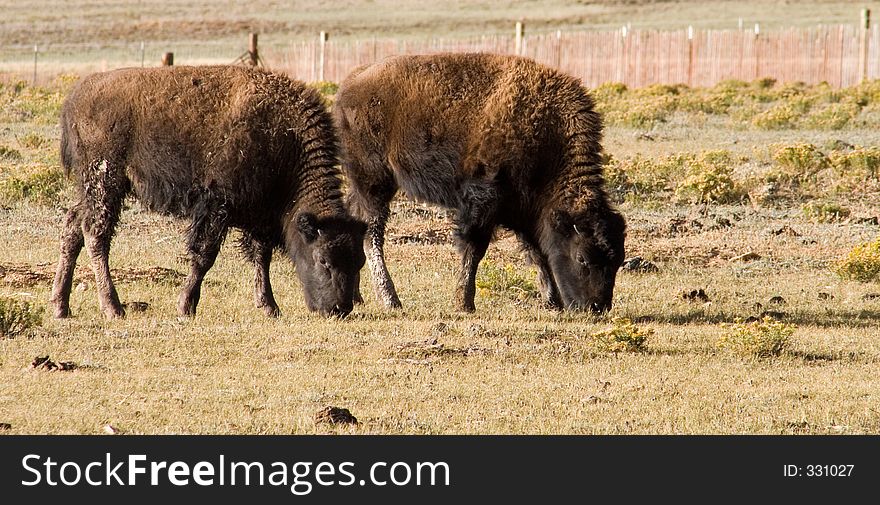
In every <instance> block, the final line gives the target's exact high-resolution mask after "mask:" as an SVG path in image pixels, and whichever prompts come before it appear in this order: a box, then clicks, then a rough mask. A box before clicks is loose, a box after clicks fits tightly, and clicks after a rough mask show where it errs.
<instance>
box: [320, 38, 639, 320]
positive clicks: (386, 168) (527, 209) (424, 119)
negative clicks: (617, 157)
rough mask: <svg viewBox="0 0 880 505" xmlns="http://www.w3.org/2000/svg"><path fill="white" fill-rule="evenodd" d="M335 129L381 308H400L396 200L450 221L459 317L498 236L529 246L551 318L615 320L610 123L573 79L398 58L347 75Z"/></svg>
mask: <svg viewBox="0 0 880 505" xmlns="http://www.w3.org/2000/svg"><path fill="white" fill-rule="evenodd" d="M333 116H334V121H335V122H336V125H337V127H338V130H339V136H340V142H341V146H342V160H343V171H344V172H345V175H346V177H347V179H348V180H349V182H350V191H349V194H348V203H349V207H350V210H351V211H352V213H353V214H355V215H356V216H358V217H360V218H361V219H364V220H366V221H367V236H366V237H365V242H364V249H365V251H366V255H367V261H368V263H369V266H370V270H371V271H372V275H373V280H374V283H375V286H376V291H377V296H378V297H379V298H380V299H381V300H382V301H383V302H384V304H385V305H386V306H388V307H400V300H399V298H398V296H397V292H396V290H395V288H394V284H393V282H392V280H391V277H390V276H389V274H388V270H387V268H386V266H385V258H384V252H383V243H384V238H383V237H384V233H385V225H386V221H387V220H388V216H389V202H390V201H391V199H392V198H393V197H394V195H395V193H396V192H397V190H398V189H401V190H402V191H403V192H404V193H405V194H406V195H407V196H408V197H410V198H412V199H415V200H419V201H424V202H428V203H432V204H438V205H441V206H443V207H446V208H450V209H453V210H455V219H454V221H455V224H456V228H457V230H456V239H457V243H458V248H459V251H460V253H461V256H462V260H461V268H460V270H459V274H458V279H457V287H456V293H455V300H456V304H457V306H458V308H459V309H461V310H464V311H468V312H470V311H473V310H474V294H475V277H476V272H477V266H478V264H479V262H480V260H481V259H482V258H483V255H484V254H485V252H486V248H487V247H488V244H489V242H490V240H491V238H492V236H493V231H494V230H495V228H496V227H497V226H499V225H500V226H502V227H505V228H507V229H510V230H511V231H513V232H514V233H515V234H516V236H517V237H518V239H519V240H520V242H521V243H522V244H523V247H524V248H525V250H526V252H527V253H528V256H529V258H530V260H531V262H532V263H533V264H534V265H536V267H537V269H538V273H539V284H540V286H541V291H542V293H543V295H544V297H545V298H546V300H547V302H548V304H549V305H550V306H552V307H556V308H569V309H592V310H594V311H599V312H602V311H606V310H608V309H609V308H610V307H611V300H612V294H613V289H614V282H615V276H616V274H617V270H618V268H619V267H620V265H621V263H622V262H623V258H624V238H625V229H626V223H625V220H624V218H623V216H622V215H621V214H620V213H619V212H617V211H616V210H615V209H614V208H613V206H612V205H611V203H610V202H609V198H608V195H607V193H606V190H605V185H604V180H603V176H602V148H601V146H600V140H601V135H602V121H601V116H600V115H599V114H598V113H597V112H596V111H595V110H594V104H593V100H592V98H591V97H590V95H589V93H588V92H587V91H586V90H585V89H584V88H583V87H582V86H581V84H580V82H579V81H578V80H576V79H575V78H573V77H570V76H568V75H565V74H563V73H560V72H558V71H556V70H554V69H551V68H548V67H546V66H542V65H540V64H538V63H536V62H534V61H532V60H530V59H526V58H521V57H512V56H501V55H490V54H438V55H430V56H398V57H392V58H388V59H386V60H383V61H381V62H379V63H376V64H373V65H370V66H365V67H360V68H358V69H356V70H355V71H354V72H352V74H351V75H349V76H348V77H347V78H346V79H345V81H344V82H343V83H342V85H341V86H340V88H339V92H338V93H337V95H336V101H335V104H334V106H333ZM356 301H360V294H359V293H358V294H356Z"/></svg>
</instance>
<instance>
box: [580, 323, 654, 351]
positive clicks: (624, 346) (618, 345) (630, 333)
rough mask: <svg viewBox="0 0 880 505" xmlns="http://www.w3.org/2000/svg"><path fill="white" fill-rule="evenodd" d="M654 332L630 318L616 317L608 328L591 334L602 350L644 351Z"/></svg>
mask: <svg viewBox="0 0 880 505" xmlns="http://www.w3.org/2000/svg"><path fill="white" fill-rule="evenodd" d="M653 334H654V330H652V329H650V328H648V329H642V328H639V327H638V326H636V325H635V324H633V322H632V321H630V320H629V319H627V318H623V317H619V318H614V319H613V320H612V321H611V326H609V327H608V328H606V329H604V330H602V331H597V332H594V333H591V334H590V336H591V337H592V338H593V340H594V341H595V343H596V347H597V348H598V349H599V350H600V351H602V352H642V351H644V350H645V348H646V347H647V343H648V338H649V337H651V335H653Z"/></svg>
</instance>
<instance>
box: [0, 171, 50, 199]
mask: <svg viewBox="0 0 880 505" xmlns="http://www.w3.org/2000/svg"><path fill="white" fill-rule="evenodd" d="M65 185H66V184H65V179H64V174H63V173H62V172H61V170H59V169H57V168H48V167H35V168H32V169H30V170H24V171H23V173H21V174H20V175H13V176H11V177H7V178H5V179H0V201H2V202H4V203H7V204H9V203H15V202H18V201H21V200H28V201H30V202H33V203H38V204H43V205H52V204H54V203H57V202H58V201H60V200H61V194H62V192H63V190H64V188H65Z"/></svg>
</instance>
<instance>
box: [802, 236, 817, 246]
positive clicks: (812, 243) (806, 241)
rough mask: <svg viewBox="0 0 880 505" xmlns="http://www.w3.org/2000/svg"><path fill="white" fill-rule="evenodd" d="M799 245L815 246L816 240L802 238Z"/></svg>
mask: <svg viewBox="0 0 880 505" xmlns="http://www.w3.org/2000/svg"><path fill="white" fill-rule="evenodd" d="M801 244H804V245H816V244H817V242H816V239H814V238H809V237H804V238H802V239H801Z"/></svg>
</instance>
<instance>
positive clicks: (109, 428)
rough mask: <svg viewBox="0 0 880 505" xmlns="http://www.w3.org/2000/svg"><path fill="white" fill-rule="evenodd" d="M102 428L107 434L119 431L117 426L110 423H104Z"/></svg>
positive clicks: (115, 433)
mask: <svg viewBox="0 0 880 505" xmlns="http://www.w3.org/2000/svg"><path fill="white" fill-rule="evenodd" d="M102 430H103V431H104V433H106V434H108V435H117V434H119V433H120V430H119V428H117V427H116V426H113V425H112V424H105V425H104V427H103V428H102Z"/></svg>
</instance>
